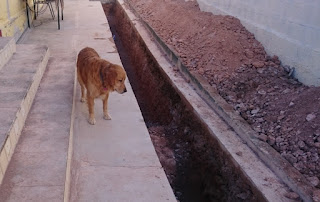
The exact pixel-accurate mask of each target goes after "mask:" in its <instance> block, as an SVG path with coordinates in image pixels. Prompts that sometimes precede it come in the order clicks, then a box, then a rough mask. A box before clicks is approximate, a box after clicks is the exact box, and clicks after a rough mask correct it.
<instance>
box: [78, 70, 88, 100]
mask: <svg viewBox="0 0 320 202" xmlns="http://www.w3.org/2000/svg"><path fill="white" fill-rule="evenodd" d="M77 77H78V81H79V84H80V87H81V100H80V101H81V102H85V101H86V87H85V85H84V83H83V81H82V79H81V76H80V73H79V70H78V76H77Z"/></svg>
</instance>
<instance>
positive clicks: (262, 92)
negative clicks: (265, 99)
mask: <svg viewBox="0 0 320 202" xmlns="http://www.w3.org/2000/svg"><path fill="white" fill-rule="evenodd" d="M258 94H260V95H265V94H267V92H266V91H265V90H262V89H261V90H258Z"/></svg>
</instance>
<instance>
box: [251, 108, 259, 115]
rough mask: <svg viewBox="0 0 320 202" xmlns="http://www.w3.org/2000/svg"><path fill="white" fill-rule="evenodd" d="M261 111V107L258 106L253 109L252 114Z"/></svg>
mask: <svg viewBox="0 0 320 202" xmlns="http://www.w3.org/2000/svg"><path fill="white" fill-rule="evenodd" d="M259 111H260V109H259V108H257V109H253V110H251V114H256V113H258V112H259Z"/></svg>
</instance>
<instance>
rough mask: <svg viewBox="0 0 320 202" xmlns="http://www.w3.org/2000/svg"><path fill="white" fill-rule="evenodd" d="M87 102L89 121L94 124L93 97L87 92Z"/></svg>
mask: <svg viewBox="0 0 320 202" xmlns="http://www.w3.org/2000/svg"><path fill="white" fill-rule="evenodd" d="M87 102H88V108H89V123H90V124H92V125H94V124H96V119H95V118H94V97H91V96H90V95H89V94H87Z"/></svg>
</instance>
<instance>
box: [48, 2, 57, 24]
mask: <svg viewBox="0 0 320 202" xmlns="http://www.w3.org/2000/svg"><path fill="white" fill-rule="evenodd" d="M48 6H49V9H50V13H51V16H52V19H53V20H54V18H55V15H54V11H53V7H52V4H51V2H48Z"/></svg>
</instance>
